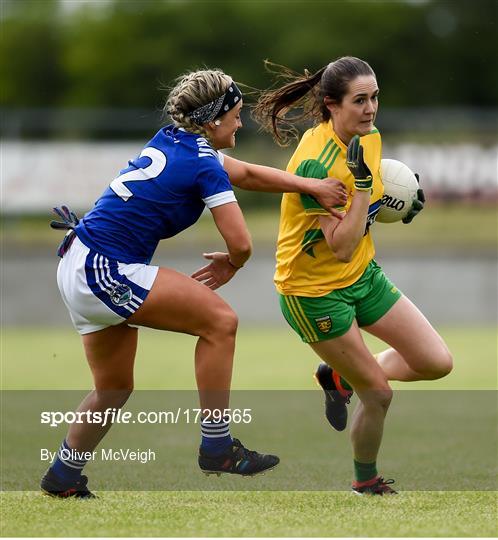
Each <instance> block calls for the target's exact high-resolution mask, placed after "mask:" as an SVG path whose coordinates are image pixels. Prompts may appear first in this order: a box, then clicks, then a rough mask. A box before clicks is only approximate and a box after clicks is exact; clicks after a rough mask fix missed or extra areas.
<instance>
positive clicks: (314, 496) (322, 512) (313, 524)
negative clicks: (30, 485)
mask: <svg viewBox="0 0 498 540" xmlns="http://www.w3.org/2000/svg"><path fill="white" fill-rule="evenodd" d="M440 331H441V333H442V335H443V337H444V338H445V340H446V341H447V343H448V345H449V347H450V349H451V350H452V351H453V353H454V356H455V369H454V371H453V373H452V374H451V375H450V376H449V377H447V378H446V379H443V380H441V381H433V382H432V383H424V384H422V383H412V384H410V385H405V387H406V386H409V387H411V388H412V389H421V390H422V389H424V388H433V389H435V388H438V389H441V390H461V391H465V390H483V389H488V390H491V389H495V388H496V386H495V385H496V373H497V371H496V369H497V367H496V347H497V343H496V329H495V328H492V327H489V328H465V329H464V328H440ZM2 338H3V339H2V350H1V353H2V366H1V367H2V388H3V389H11V390H14V389H17V390H21V389H85V388H89V387H90V386H91V380H90V377H89V373H88V368H87V367H86V365H85V361H84V357H83V353H82V350H81V345H80V343H79V337H78V336H77V335H76V334H75V333H74V332H73V331H71V330H70V329H66V330H58V329H32V330H26V329H22V330H18V329H7V330H4V332H3V336H2ZM368 342H369V345H370V346H371V348H372V350H374V351H379V350H381V349H382V345H381V343H380V342H378V341H377V340H373V339H372V340H371V339H370V338H369V339H368ZM194 345H195V339H193V338H191V337H189V336H181V335H175V334H169V333H163V332H155V331H147V330H145V331H141V343H140V347H139V352H138V355H137V364H136V374H137V377H136V379H137V388H141V389H178V388H181V389H192V388H193V387H194V385H193V361H192V358H193V349H194ZM316 362H317V361H316V358H315V357H314V355H313V353H312V352H311V351H309V349H308V348H307V347H306V346H305V345H303V344H301V343H300V342H299V341H298V340H297V338H295V336H294V335H293V334H291V333H290V331H289V330H287V328H285V327H275V328H265V329H258V328H252V329H251V328H245V329H244V328H242V329H241V331H240V332H239V339H238V346H237V353H236V363H235V371H234V387H235V388H237V389H246V390H247V389H286V390H290V389H294V390H299V389H301V390H311V389H315V388H316V386H315V384H314V382H313V380H312V378H311V374H312V372H313V369H314V367H315V365H316ZM421 395H423V393H421ZM393 407H395V405H393ZM393 412H394V411H393ZM324 429H325V428H324ZM395 429H399V430H400V433H399V438H400V439H401V436H402V435H403V434H404V435H405V436H406V434H408V441H409V440H410V433H412V426H410V425H405V426H404V425H403V423H401V424H400V423H399V422H398V423H393V424H391V425H389V426H388V428H387V431H386V436H389V437H391V438H392V437H394V436H395V434H394V433H393V431H394V430H395ZM28 435H29V434H28ZM263 435H264V434H262V435H261V437H263ZM490 436H492V434H490ZM342 437H343V440H345V439H344V437H345V435H344V434H343V435H342ZM27 442H28V443H29V436H28V438H27ZM248 442H249V441H248ZM386 442H387V441H386ZM258 444H259V442H258ZM254 446H255V447H257V445H256V444H254ZM471 446H472V445H471ZM294 450H297V449H293V448H291V449H289V451H294ZM457 451H458V448H456V447H455V448H452V447H448V460H449V461H451V459H452V454H454V453H456V452H457ZM400 452H401V449H400ZM429 454H430V453H429ZM318 457H319V456H315V458H318ZM469 457H471V456H470V455H469ZM309 459H310V460H312V459H313V452H310V457H309ZM415 459H416V460H417V461H418V460H422V459H427V458H424V457H423V456H422V455H420V456H419V455H417V456H416V458H415ZM194 460H195V450H194V448H193V449H192V467H193V468H195V463H194ZM332 460H333V457H332ZM4 462H5V461H4ZM284 465H285V464H284V463H282V465H281V468H282V469H283V468H284V467H283V466H284ZM385 465H386V467H387V464H385ZM337 467H338V470H337V474H338V475H344V474H347V473H348V469H349V467H350V463H349V462H348V461H347V460H346V461H345V460H343V459H342V458H341V459H340V460H338V465H337ZM339 468H340V469H342V470H341V471H340V470H339ZM277 473H278V470H277V471H275V472H273V473H271V474H273V475H275V477H276V475H277ZM124 474H126V473H124ZM288 474H289V475H296V476H297V477H298V478H299V477H301V478H302V479H303V487H304V484H305V479H306V478H307V477H308V476H309V474H308V471H307V469H306V463H303V467H302V469H300V470H298V471H293V470H292V469H290V468H289V472H288ZM324 474H327V475H328V474H330V471H329V470H328V469H327V472H326V473H324ZM432 474H434V475H437V474H438V471H434V473H432ZM490 474H491V475H492V474H494V472H493V471H490ZM265 478H266V479H268V480H270V479H271V476H270V475H267V476H266V477H262V480H263V483H264V479H265ZM202 479H203V480H205V481H206V483H212V482H216V480H220V479H216V478H209V479H204V478H203V477H202ZM234 480H236V481H238V480H240V490H241V491H225V492H223V491H209V492H208V491H154V492H143V491H140V492H138V491H134V492H132V491H119V492H117V491H109V492H100V495H101V498H100V499H98V500H97V501H85V502H82V501H76V500H68V501H59V500H53V499H50V498H48V497H44V496H42V495H41V494H40V493H38V492H33V491H28V492H3V493H2V494H1V499H0V500H1V506H2V520H1V535H2V536H55V537H64V536H146V537H152V536H184V537H191V536H205V537H213V536H214V537H216V536H256V537H257V536H288V537H297V536H304V537H311V536H322V537H331V536H332V537H333V536H341V537H348V536H398V537H399V536H412V537H427V536H445V537H455V536H456V537H465V536H472V537H479V536H482V537H484V536H496V535H497V534H498V528H497V525H496V523H497V522H496V517H497V511H496V491H446V492H437V491H430V492H427V491H426V492H424V491H405V492H401V493H400V495H399V496H397V497H393V498H375V499H374V498H360V497H355V496H353V495H352V494H351V493H349V492H347V491H310V489H312V488H310V487H308V486H306V487H304V489H307V491H246V489H248V487H246V486H248V485H250V484H248V482H253V480H252V479H243V478H241V479H234ZM254 481H256V479H254ZM257 481H258V483H259V479H258V480H257ZM219 485H223V484H222V483H220V484H219ZM220 489H221V488H220ZM345 489H347V486H345Z"/></svg>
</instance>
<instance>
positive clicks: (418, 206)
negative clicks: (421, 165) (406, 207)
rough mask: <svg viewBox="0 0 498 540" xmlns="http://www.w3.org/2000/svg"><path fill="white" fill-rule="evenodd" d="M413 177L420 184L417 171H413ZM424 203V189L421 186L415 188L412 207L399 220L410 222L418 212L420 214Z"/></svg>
mask: <svg viewBox="0 0 498 540" xmlns="http://www.w3.org/2000/svg"><path fill="white" fill-rule="evenodd" d="M415 177H416V179H417V182H418V183H419V186H420V179H419V175H418V173H415ZM424 204H425V194H424V190H423V189H422V188H421V187H419V189H417V198H416V199H415V200H414V201H413V203H412V207H411V208H410V211H409V212H408V214H406V216H405V217H404V218H403V219H402V220H401V221H402V222H403V223H405V224H406V223H411V222H412V221H413V218H414V217H415V216H417V215H418V214H420V212H422V210H423V209H424Z"/></svg>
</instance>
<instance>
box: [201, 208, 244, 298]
mask: <svg viewBox="0 0 498 540" xmlns="http://www.w3.org/2000/svg"><path fill="white" fill-rule="evenodd" d="M211 213H212V214H213V218H214V221H215V223H216V227H217V228H218V230H219V231H220V234H221V236H222V237H223V239H224V240H225V243H226V246H227V252H228V253H223V252H220V251H217V252H214V253H203V256H204V258H205V259H207V260H209V261H211V262H210V263H209V264H207V265H206V266H203V267H202V268H199V270H197V271H196V272H194V273H193V274H192V275H191V277H192V278H194V279H196V280H197V281H200V282H201V283H204V285H207V286H208V287H209V288H210V289H213V290H214V289H217V288H218V287H221V286H222V285H224V284H225V283H227V282H228V281H230V280H231V279H232V278H233V276H234V275H235V273H236V272H237V270H239V269H240V268H242V267H243V266H244V263H245V262H246V261H247V260H248V259H249V257H250V256H251V251H252V242H251V235H250V234H249V231H248V230H247V226H246V222H245V220H244V216H243V215H242V212H241V210H240V208H239V205H238V204H237V203H236V202H230V203H227V204H223V205H220V206H216V207H214V208H211Z"/></svg>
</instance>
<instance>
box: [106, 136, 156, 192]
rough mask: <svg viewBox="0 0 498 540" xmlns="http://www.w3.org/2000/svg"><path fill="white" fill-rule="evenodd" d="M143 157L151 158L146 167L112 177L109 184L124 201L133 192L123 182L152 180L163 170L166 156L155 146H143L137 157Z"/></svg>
mask: <svg viewBox="0 0 498 540" xmlns="http://www.w3.org/2000/svg"><path fill="white" fill-rule="evenodd" d="M143 157H148V158H150V160H151V162H150V164H149V165H147V167H141V168H138V169H136V170H134V171H128V172H125V173H123V174H120V175H119V176H117V177H116V178H114V180H113V181H112V182H111V184H110V186H109V187H110V188H111V189H112V191H114V193H115V194H116V195H117V196H118V197H121V198H122V199H123V201H125V202H126V201H127V200H128V199H129V198H130V197H132V196H133V193H132V192H131V191H130V190H129V189H128V188H127V187H126V186H125V185H124V183H125V182H141V181H143V180H154V178H157V177H158V176H159V175H160V174H161V173H162V172H163V170H164V167H166V156H165V155H164V154H163V152H161V151H160V150H158V149H157V148H153V147H152V146H148V147H147V148H144V149H143V150H142V152H141V153H140V155H139V156H138V159H140V158H143Z"/></svg>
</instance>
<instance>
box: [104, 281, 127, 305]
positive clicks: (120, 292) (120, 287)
mask: <svg viewBox="0 0 498 540" xmlns="http://www.w3.org/2000/svg"><path fill="white" fill-rule="evenodd" d="M109 296H110V297H111V302H112V303H113V304H114V305H115V306H124V305H126V304H127V303H128V302H129V301H130V300H131V299H132V298H133V291H132V290H131V288H130V287H128V285H125V284H123V283H118V284H117V285H116V286H115V287H113V288H112V289H111V290H110V291H109Z"/></svg>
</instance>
